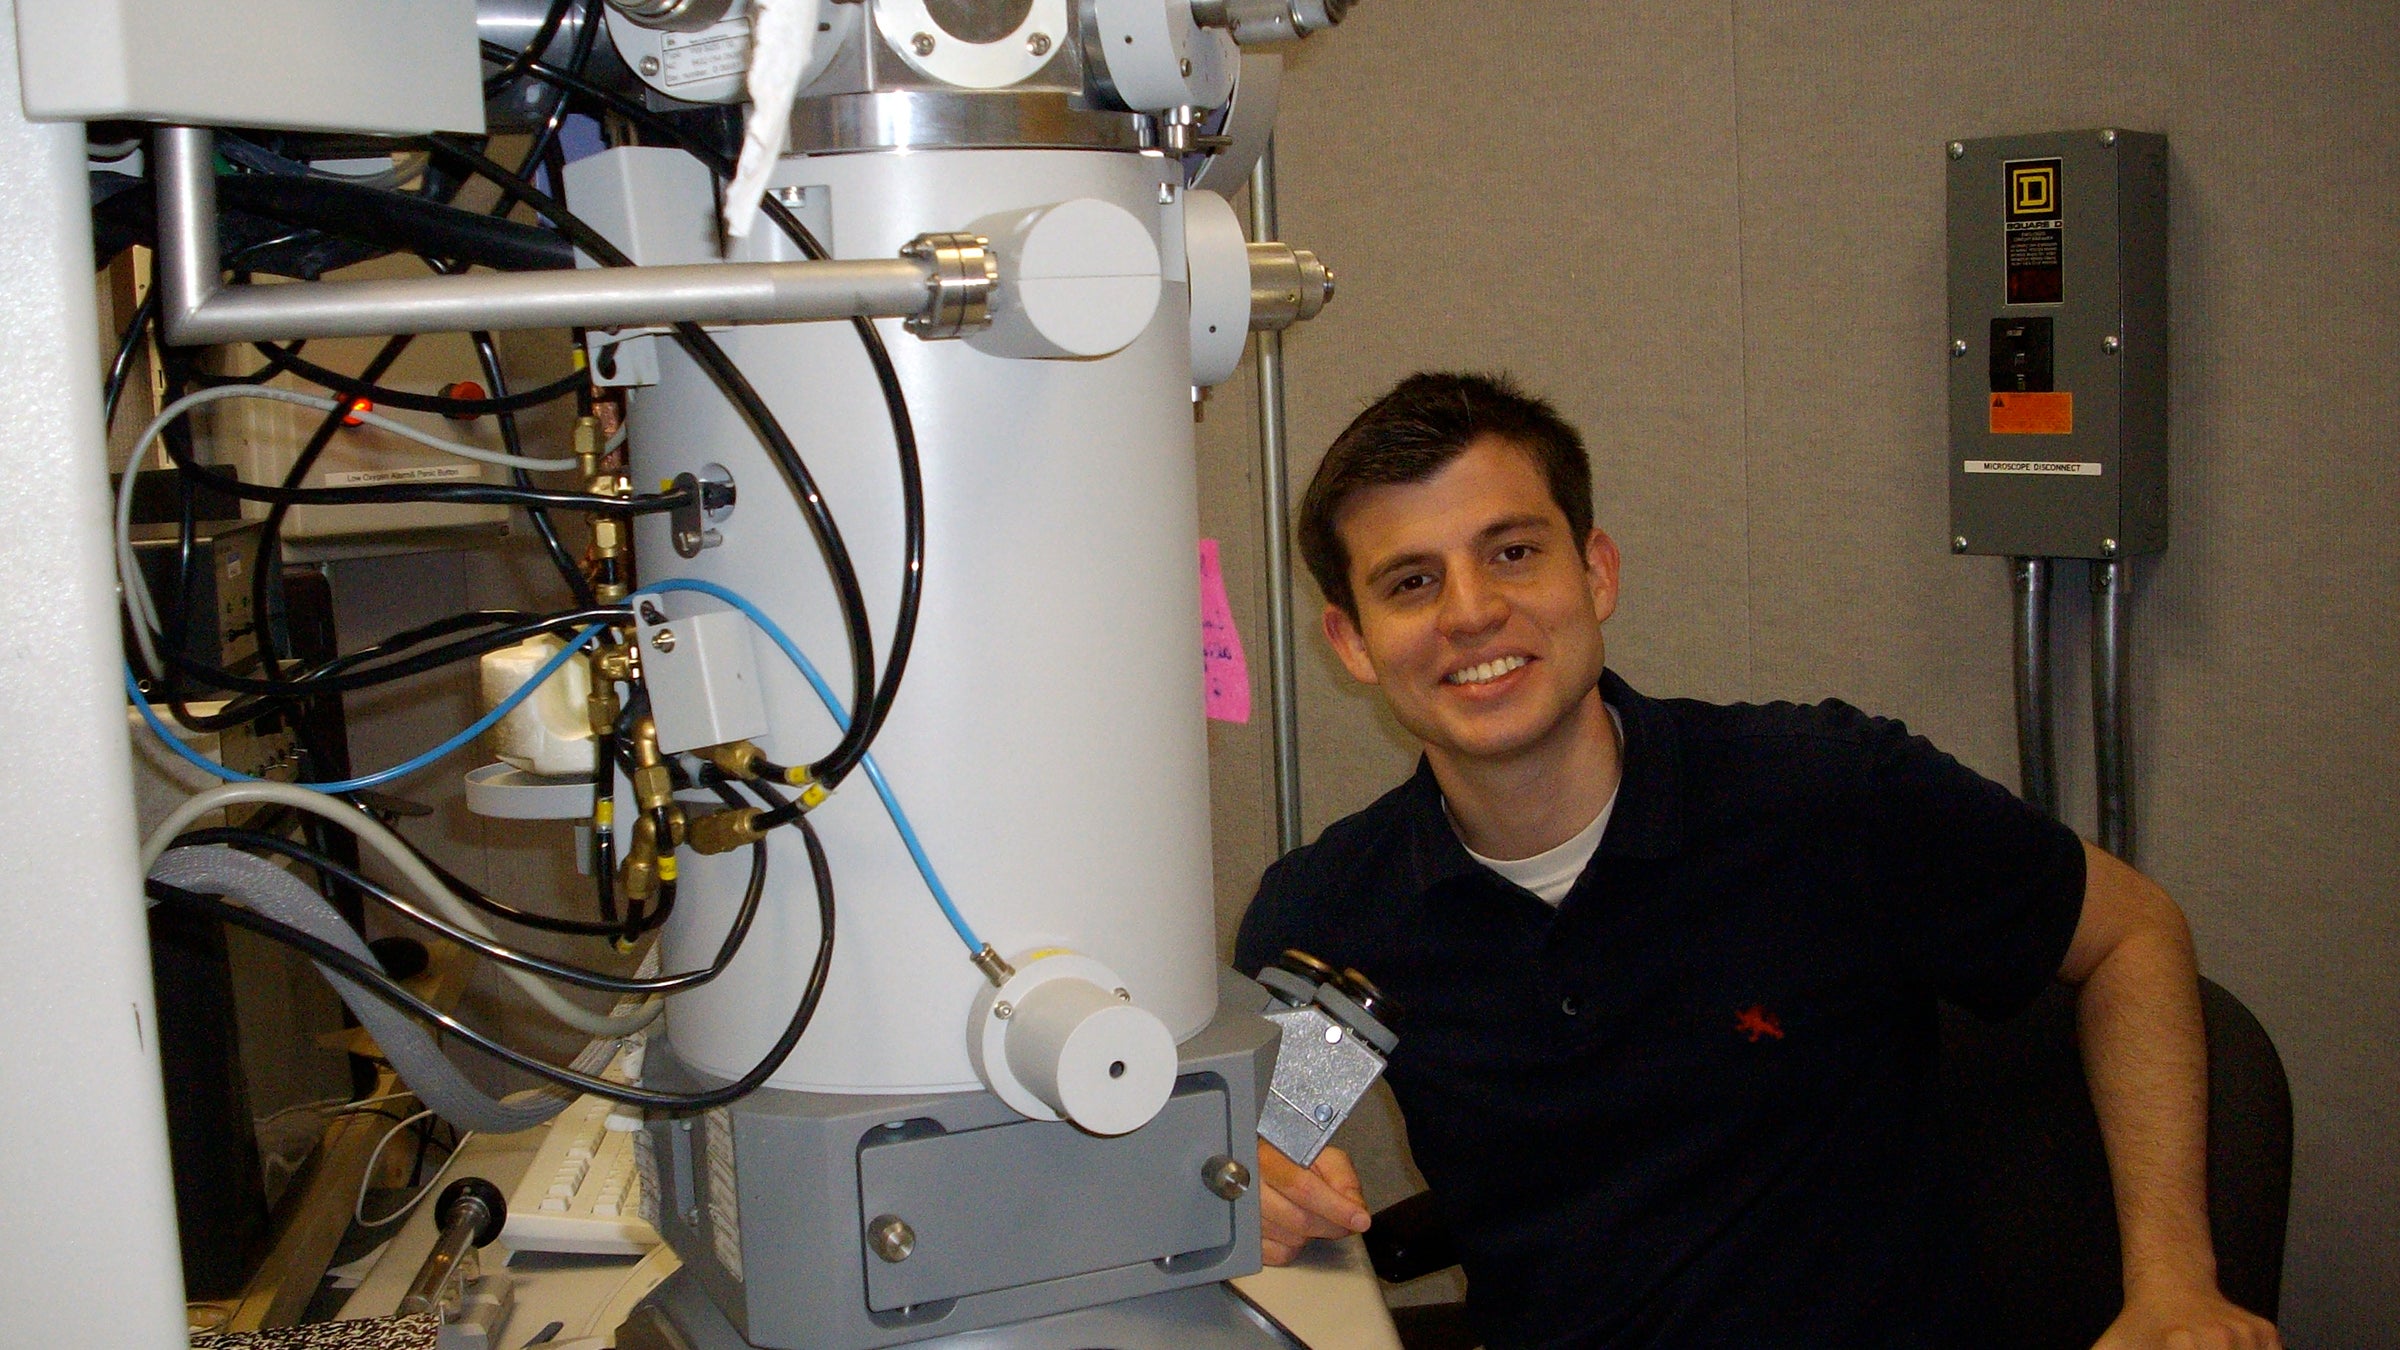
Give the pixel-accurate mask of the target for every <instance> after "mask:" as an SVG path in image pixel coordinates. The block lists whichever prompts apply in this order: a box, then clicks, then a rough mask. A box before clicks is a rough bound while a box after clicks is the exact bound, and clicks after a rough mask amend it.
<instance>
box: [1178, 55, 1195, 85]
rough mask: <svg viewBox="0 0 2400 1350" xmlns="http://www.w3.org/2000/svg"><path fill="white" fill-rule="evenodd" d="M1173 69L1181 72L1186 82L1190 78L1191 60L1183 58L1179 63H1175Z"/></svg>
mask: <svg viewBox="0 0 2400 1350" xmlns="http://www.w3.org/2000/svg"><path fill="white" fill-rule="evenodd" d="M1175 67H1176V69H1177V70H1179V71H1181V72H1182V74H1183V78H1185V79H1187V80H1188V79H1190V78H1192V58H1190V57H1188V56H1187V57H1185V58H1183V59H1182V60H1181V61H1178V62H1176V63H1175Z"/></svg>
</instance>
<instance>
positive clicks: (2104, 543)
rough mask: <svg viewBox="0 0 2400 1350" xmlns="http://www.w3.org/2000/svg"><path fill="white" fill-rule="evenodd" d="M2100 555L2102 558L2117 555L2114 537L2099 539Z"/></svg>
mask: <svg viewBox="0 0 2400 1350" xmlns="http://www.w3.org/2000/svg"><path fill="white" fill-rule="evenodd" d="M2100 556H2101V557H2103V558H2113V557H2115V556H2117V541H2116V540H2114V539H2103V540H2101V541H2100Z"/></svg>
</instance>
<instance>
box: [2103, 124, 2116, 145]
mask: <svg viewBox="0 0 2400 1350" xmlns="http://www.w3.org/2000/svg"><path fill="white" fill-rule="evenodd" d="M2100 143H2101V144H2102V145H2115V144H2116V143H2117V129H2116V128H2115V127H2110V128H2108V129H2107V130H2105V131H2103V132H2101V133H2100Z"/></svg>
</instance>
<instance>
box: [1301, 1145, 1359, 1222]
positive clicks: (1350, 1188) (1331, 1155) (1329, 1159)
mask: <svg viewBox="0 0 2400 1350" xmlns="http://www.w3.org/2000/svg"><path fill="white" fill-rule="evenodd" d="M1309 1170H1310V1171H1313V1172H1315V1173H1316V1174H1317V1175H1318V1176H1320V1177H1322V1178H1324V1179H1325V1183H1326V1184H1327V1185H1329V1186H1331V1187H1333V1189H1334V1190H1336V1191H1338V1192H1340V1193H1341V1194H1343V1195H1346V1196H1348V1197H1349V1198H1350V1199H1352V1200H1354V1201H1356V1202H1357V1203H1358V1207H1359V1210H1360V1211H1361V1212H1362V1213H1363V1212H1364V1211H1365V1210H1366V1207H1367V1192H1366V1188H1365V1187H1363V1186H1361V1185H1359V1184H1358V1169H1357V1168H1356V1167H1353V1166H1351V1165H1350V1155H1349V1154H1347V1153H1344V1152H1342V1151H1341V1150H1340V1149H1338V1148H1333V1147H1331V1146H1328V1147H1327V1148H1326V1149H1325V1151H1324V1152H1322V1153H1319V1154H1318V1155H1317V1160H1316V1161H1315V1162H1314V1163H1312V1164H1310V1166H1309Z"/></svg>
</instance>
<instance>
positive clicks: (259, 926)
mask: <svg viewBox="0 0 2400 1350" xmlns="http://www.w3.org/2000/svg"><path fill="white" fill-rule="evenodd" d="M800 838H801V841H802V842H803V843H804V844H805V845H806V846H807V849H808V865H809V872H810V875H811V877H812V878H813V879H814V881H815V883H816V889H817V919H818V937H817V957H816V962H815V964H814V965H812V966H811V967H810V968H809V975H808V984H807V986H806V988H805V989H804V990H803V991H802V992H801V995H800V1003H799V1006H798V1007H797V1008H796V1009H794V1010H793V1013H792V1020H791V1021H790V1023H788V1024H787V1025H786V1026H785V1027H784V1029H783V1034H782V1035H781V1036H779V1037H777V1038H776V1041H775V1044H774V1045H772V1046H770V1047H768V1049H767V1053H766V1054H765V1055H764V1056H763V1057H761V1058H760V1060H759V1061H758V1063H757V1064H756V1065H754V1066H752V1068H751V1069H750V1071H749V1072H748V1073H745V1074H743V1075H742V1076H741V1077H740V1078H737V1079H735V1080H733V1081H732V1082H730V1083H726V1084H724V1085H722V1086H720V1087H716V1088H711V1089H709V1090H707V1091H704V1092H688V1093H687V1092H658V1091H654V1090H652V1089H649V1088H641V1087H634V1086H631V1085H628V1084H625V1083H612V1082H610V1081H608V1080H607V1079H604V1078H595V1077H593V1076H591V1075H590V1074H582V1073H577V1072H575V1071H574V1070H572V1069H562V1068H560V1067H559V1066H557V1065H555V1064H550V1063H547V1062H545V1061H543V1060H539V1059H536V1058H534V1057H533V1056H531V1055H528V1054H525V1053H524V1052H522V1051H519V1050H515V1049H512V1048H510V1047H508V1046H506V1045H503V1044H501V1043H500V1042H499V1041H496V1040H494V1039H493V1038H491V1037H490V1036H487V1035H485V1034H484V1033H482V1032H480V1031H477V1030H476V1029H475V1028H473V1027H471V1026H469V1025H467V1024H466V1023H464V1022H461V1021H459V1020H458V1019H457V1018H455V1017H452V1016H451V1015H450V1014H448V1013H445V1012H443V1011H442V1010H441V1009H439V1008H436V1007H434V1006H433V1005H431V1004H429V1003H427V1002H426V1001H425V1000H423V999H421V998H419V997H417V996H416V995H415V994H413V993H411V992H410V991H409V990H408V989H406V988H405V987H403V986H402V985H400V984H399V983H398V982H397V981H395V980H393V979H392V978H391V977H390V976H388V975H386V974H384V973H383V971H381V970H380V969H377V968H376V966H375V965H374V963H372V962H369V961H362V960H360V959H359V958H358V957H356V956H353V955H352V954H350V953H349V952H347V951H345V950H343V949H342V948H340V947H336V946H334V945H333V944H332V943H330V942H326V941H325V940H323V939H321V938H319V937H317V936H316V935H314V934H312V933H305V932H302V931H300V930H299V929H297V928H293V927H292V926H290V925H288V924H284V923H279V922H277V921H275V920H274V919H270V918H268V917H267V916H265V915H263V914H259V913H257V912H255V911H253V910H250V909H246V908H244V907H243V906H240V905H237V904H234V903H232V902H231V901H228V900H226V899H224V898H222V897H219V896H214V895H203V894H200V893H198V892H195V891H187V890H184V889H183V888H182V887H180V886H170V885H168V884H166V883H165V882H161V881H149V882H146V883H145V887H146V891H147V893H148V894H149V896H150V897H151V898H152V899H154V900H158V901H160V902H162V903H165V904H171V905H176V906H179V907H182V908H185V909H190V910H193V911H196V912H198V913H202V914H209V915H213V916H215V917H217V918H219V919H222V920H224V921H225V922H227V923H231V924H233V925H235V926H237V927H240V928H247V929H249V930H250V931H252V932H254V933H258V934H261V935H262V936H265V937H268V938H272V939H273V940H275V941H277V942H280V943H283V944H284V945H285V946H288V947H291V948H294V949H295V950H298V951H300V952H301V953H303V954H305V955H307V956H308V957H309V958H310V959H312V960H314V961H317V962H319V963H320V964H322V965H325V966H327V967H330V968H331V969H332V970H334V971H336V972H338V973H339V974H341V975H343V976H345V977H346V978H348V979H350V980H351V981H352V982H354V983H356V984H358V985H359V986H360V987H362V988H364V989H365V990H367V992H369V993H371V994H373V995H375V996H376V997H377V998H380V999H382V1000H383V1001H384V1002H386V1003H389V1004H391V1005H392V1006H393V1007H395V1008H397V1009H399V1010H400V1011H402V1012H404V1013H407V1014H408V1015H410V1016H412V1017H415V1018H417V1019H418V1020H420V1021H424V1022H428V1023H431V1024H432V1025H434V1026H438V1027H440V1028H441V1029H442V1030H444V1031H446V1032H448V1033H449V1034H450V1035H452V1036H455V1037H457V1038H458V1039H459V1040H461V1041H464V1042H466V1043H467V1044H468V1045H470V1046H473V1047H474V1048H475V1049H477V1050H480V1051H482V1052H483V1053H484V1054H487V1055H489V1056H491V1057H492V1058H494V1059H497V1060H500V1061H502V1062H503V1063H507V1064H512V1065H515V1066H516V1067H518V1068H520V1069H523V1070H525V1071H526V1072H528V1073H532V1074H535V1075H537V1076H539V1077H541V1078H543V1079H544V1080H546V1081H549V1082H552V1083H556V1084H558V1085H559V1086H561V1087H566V1088H571V1089H573V1090H574V1091H576V1092H588V1093H591V1094H593V1095H594V1096H598V1097H605V1098H607V1099H608V1100H610V1101H614V1102H623V1103H626V1104H627V1105H630V1106H640V1107H647V1108H655V1109H658V1110H661V1111H668V1112H675V1113H689V1112H695V1111H706V1110H710V1109H712V1108H714V1107H718V1106H723V1105H725V1104H726V1103H728V1102H733V1101H738V1100H740V1099H741V1098H742V1097H744V1096H746V1095H748V1094H749V1093H750V1092H752V1091H753V1090H755V1089H757V1088H758V1087H759V1086H760V1085H761V1084H763V1083H765V1082H766V1081H767V1079H769V1078H771V1077H773V1076H774V1073H775V1071H776V1070H777V1069H779V1068H781V1067H783V1062H784V1061H785V1060H786V1059H788V1058H790V1057H791V1053H792V1049H793V1047H794V1046H797V1045H798V1044H799V1043H800V1037H801V1035H802V1034H803V1033H805V1032H806V1031H807V1030H808V1024H809V1021H810V1019H812V1018H813V1017H815V1016H816V1011H817V1005H818V1003H819V1002H821V1001H822V1000H823V998H824V996H825V981H826V977H827V976H828V975H829V974H830V973H831V972H832V969H833V931H834V928H833V926H834V902H833V869H832V867H831V866H830V865H829V864H828V863H827V861H826V858H825V847H824V844H823V842H822V841H821V840H819V839H818V838H817V834H816V829H815V827H814V826H813V825H812V824H810V822H809V821H808V820H807V819H806V818H803V819H802V820H801V821H800ZM751 866H752V868H753V869H754V870H755V871H756V872H757V874H758V879H759V884H760V885H762V886H763V885H764V880H765V869H766V851H765V846H764V845H760V846H758V851H757V852H755V853H754V854H753V855H752V863H751Z"/></svg>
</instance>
